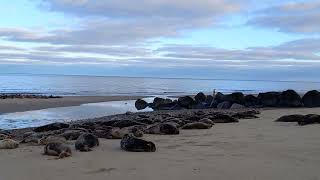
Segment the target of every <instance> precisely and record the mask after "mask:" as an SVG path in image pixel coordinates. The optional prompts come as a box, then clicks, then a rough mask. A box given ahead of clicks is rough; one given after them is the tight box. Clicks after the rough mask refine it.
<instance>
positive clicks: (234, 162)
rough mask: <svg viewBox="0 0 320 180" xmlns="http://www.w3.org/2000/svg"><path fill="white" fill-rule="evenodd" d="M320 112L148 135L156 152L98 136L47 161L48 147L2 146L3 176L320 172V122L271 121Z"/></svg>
mask: <svg viewBox="0 0 320 180" xmlns="http://www.w3.org/2000/svg"><path fill="white" fill-rule="evenodd" d="M295 113H301V114H309V113H316V114H320V108H312V109H306V108H299V109H274V110H263V111H262V113H261V115H259V116H260V118H259V119H248V120H240V123H235V124H217V125H215V126H214V127H213V128H212V129H209V130H182V131H181V134H180V135H177V136H159V135H146V136H145V138H146V139H149V140H152V141H154V142H155V143H156V145H157V151H156V152H154V153H132V152H131V153H130V152H124V151H122V150H121V149H120V145H119V143H120V140H101V146H100V147H98V148H96V149H94V150H93V151H92V152H88V153H80V152H75V151H74V154H73V156H72V157H70V158H66V159H62V160H50V159H52V158H51V157H48V156H43V155H41V153H42V152H43V147H32V146H25V145H24V146H22V147H21V148H18V149H15V150H0V161H1V163H0V175H1V178H0V179H4V180H6V179H10V180H21V179H25V180H56V179H66V180H67V179H77V180H87V179H92V180H105V179H119V180H122V179H123V180H128V179H132V180H149V179H152V180H163V179H175V180H180V179H181V180H194V179H204V180H212V179H219V180H240V179H246V180H255V179H257V180H270V179H290V180H301V179H309V180H316V179H320V172H319V164H320V156H319V152H320V141H319V137H320V136H319V132H320V125H308V126H303V127H300V126H297V125H296V123H279V122H274V120H276V119H277V118H279V117H280V116H282V115H288V114H295Z"/></svg>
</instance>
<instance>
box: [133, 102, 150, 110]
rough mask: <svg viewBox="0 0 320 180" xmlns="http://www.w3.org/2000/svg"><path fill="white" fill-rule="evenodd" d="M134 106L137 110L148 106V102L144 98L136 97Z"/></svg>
mask: <svg viewBox="0 0 320 180" xmlns="http://www.w3.org/2000/svg"><path fill="white" fill-rule="evenodd" d="M134 105H135V107H136V108H137V110H142V109H145V108H147V107H148V103H147V102H146V101H145V100H142V99H138V100H136V102H135V104H134Z"/></svg>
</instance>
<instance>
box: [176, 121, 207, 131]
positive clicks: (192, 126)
mask: <svg viewBox="0 0 320 180" xmlns="http://www.w3.org/2000/svg"><path fill="white" fill-rule="evenodd" d="M211 127H212V125H211V124H206V123H203V122H194V123H188V124H186V125H184V126H182V127H181V129H210V128H211Z"/></svg>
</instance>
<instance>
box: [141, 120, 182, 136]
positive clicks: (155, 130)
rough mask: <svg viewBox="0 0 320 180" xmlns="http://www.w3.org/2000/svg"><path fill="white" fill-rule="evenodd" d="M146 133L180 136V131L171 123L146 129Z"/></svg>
mask: <svg viewBox="0 0 320 180" xmlns="http://www.w3.org/2000/svg"><path fill="white" fill-rule="evenodd" d="M146 133H148V134H168V135H174V134H179V129H178V128H177V126H175V125H173V124H171V123H160V124H156V125H153V126H151V127H149V128H148V129H146Z"/></svg>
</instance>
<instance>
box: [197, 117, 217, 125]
mask: <svg viewBox="0 0 320 180" xmlns="http://www.w3.org/2000/svg"><path fill="white" fill-rule="evenodd" d="M199 122H202V123H206V124H211V125H214V122H213V121H212V120H211V119H209V118H203V119H200V120H199Z"/></svg>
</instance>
